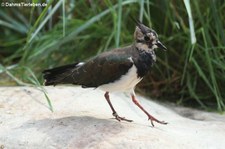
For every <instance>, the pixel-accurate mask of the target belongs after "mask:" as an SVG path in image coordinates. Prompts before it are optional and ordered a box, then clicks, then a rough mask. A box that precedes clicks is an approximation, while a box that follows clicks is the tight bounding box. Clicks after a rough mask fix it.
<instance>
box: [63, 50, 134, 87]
mask: <svg viewBox="0 0 225 149" xmlns="http://www.w3.org/2000/svg"><path fill="white" fill-rule="evenodd" d="M132 65H133V62H132V61H131V59H129V55H128V54H126V53H115V52H106V53H103V54H101V55H99V56H97V57H95V58H93V59H91V60H89V61H88V62H86V63H85V64H84V65H82V66H80V67H79V68H77V69H75V70H74V71H73V72H72V73H71V75H70V77H68V78H67V79H72V80H71V82H72V83H73V84H78V85H82V87H98V86H100V85H102V84H107V83H110V82H113V81H115V80H118V79H120V77H121V76H122V75H124V74H126V73H127V72H128V70H129V69H130V68H131V67H132Z"/></svg>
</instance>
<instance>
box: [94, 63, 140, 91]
mask: <svg viewBox="0 0 225 149" xmlns="http://www.w3.org/2000/svg"><path fill="white" fill-rule="evenodd" d="M141 80H142V78H138V76H137V68H136V67H135V65H133V66H132V67H131V68H130V69H129V71H128V72H127V73H126V74H125V75H123V76H121V78H120V79H119V80H116V81H114V82H112V83H109V84H104V85H101V86H99V87H98V88H99V89H101V90H103V91H108V92H117V91H122V92H123V91H128V90H131V89H133V88H134V87H135V85H136V84H138V83H139V82H140V81H141Z"/></svg>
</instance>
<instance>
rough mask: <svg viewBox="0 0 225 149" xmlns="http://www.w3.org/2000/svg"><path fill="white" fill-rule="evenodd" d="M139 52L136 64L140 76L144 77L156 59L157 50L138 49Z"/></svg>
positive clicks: (135, 59)
mask: <svg viewBox="0 0 225 149" xmlns="http://www.w3.org/2000/svg"><path fill="white" fill-rule="evenodd" d="M137 50H138V52H139V55H138V57H136V58H134V59H133V61H134V64H135V66H136V67H137V73H138V77H139V78H143V77H144V76H145V75H146V74H147V73H148V72H149V71H150V70H151V67H152V66H153V64H154V63H155V61H156V56H155V52H154V51H151V52H146V51H145V50H140V49H137Z"/></svg>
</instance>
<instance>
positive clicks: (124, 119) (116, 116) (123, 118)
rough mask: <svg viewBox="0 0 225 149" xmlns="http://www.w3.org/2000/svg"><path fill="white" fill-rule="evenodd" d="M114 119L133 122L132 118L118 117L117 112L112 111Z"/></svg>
mask: <svg viewBox="0 0 225 149" xmlns="http://www.w3.org/2000/svg"><path fill="white" fill-rule="evenodd" d="M112 115H113V116H114V117H115V119H116V120H118V121H119V122H120V121H121V120H122V121H127V122H133V120H129V119H126V118H125V117H120V116H119V115H118V114H117V113H113V114H112Z"/></svg>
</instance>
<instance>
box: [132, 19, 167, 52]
mask: <svg viewBox="0 0 225 149" xmlns="http://www.w3.org/2000/svg"><path fill="white" fill-rule="evenodd" d="M133 20H134V19H133ZM134 21H135V22H136V24H137V26H136V29H135V32H134V39H135V44H136V47H137V48H138V49H142V50H146V51H153V50H154V49H156V48H160V49H163V50H167V48H166V47H165V46H164V45H163V44H162V43H161V42H160V41H159V39H158V35H157V33H156V32H155V31H154V30H153V29H151V28H149V27H147V26H145V25H144V24H142V23H140V22H139V21H137V20H134Z"/></svg>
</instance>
